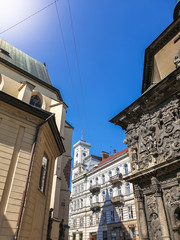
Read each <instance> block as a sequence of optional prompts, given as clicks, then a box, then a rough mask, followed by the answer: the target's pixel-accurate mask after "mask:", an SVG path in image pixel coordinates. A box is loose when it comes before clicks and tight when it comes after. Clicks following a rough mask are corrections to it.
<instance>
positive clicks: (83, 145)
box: [72, 140, 91, 179]
mask: <svg viewBox="0 0 180 240" xmlns="http://www.w3.org/2000/svg"><path fill="white" fill-rule="evenodd" d="M90 147H91V144H90V143H87V142H86V141H83V140H80V141H78V142H77V143H76V144H74V146H73V148H74V166H73V169H72V179H74V178H75V177H76V176H77V175H78V174H80V173H81V172H82V170H83V163H84V159H85V158H86V157H87V156H89V149H90Z"/></svg>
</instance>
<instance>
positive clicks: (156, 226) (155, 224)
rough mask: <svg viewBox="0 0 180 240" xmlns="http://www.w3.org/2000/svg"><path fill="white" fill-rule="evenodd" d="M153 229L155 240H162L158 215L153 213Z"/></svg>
mask: <svg viewBox="0 0 180 240" xmlns="http://www.w3.org/2000/svg"><path fill="white" fill-rule="evenodd" d="M151 229H152V235H153V240H159V239H161V227H160V221H159V218H158V215H157V214H156V213H152V215H151Z"/></svg>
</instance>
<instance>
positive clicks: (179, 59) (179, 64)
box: [174, 49, 180, 68]
mask: <svg viewBox="0 0 180 240" xmlns="http://www.w3.org/2000/svg"><path fill="white" fill-rule="evenodd" d="M174 64H175V65H176V68H178V67H180V49H179V51H178V54H177V56H175V58H174Z"/></svg>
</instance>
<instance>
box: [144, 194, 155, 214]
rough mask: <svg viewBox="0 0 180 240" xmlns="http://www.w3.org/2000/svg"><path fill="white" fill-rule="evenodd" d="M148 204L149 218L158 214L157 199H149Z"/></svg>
mask: <svg viewBox="0 0 180 240" xmlns="http://www.w3.org/2000/svg"><path fill="white" fill-rule="evenodd" d="M146 204H147V208H148V214H149V216H151V215H152V214H153V213H156V212H157V204H156V198H155V197H154V196H153V195H152V196H148V197H147V199H146Z"/></svg>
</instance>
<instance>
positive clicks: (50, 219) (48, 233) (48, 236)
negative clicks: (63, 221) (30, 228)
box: [47, 208, 54, 240]
mask: <svg viewBox="0 0 180 240" xmlns="http://www.w3.org/2000/svg"><path fill="white" fill-rule="evenodd" d="M53 210H54V209H53V208H50V210H49V219H48V230H47V240H51V230H52V223H53V221H52V212H53Z"/></svg>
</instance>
